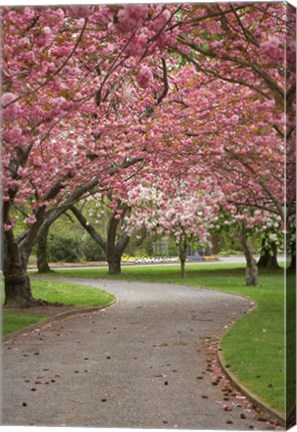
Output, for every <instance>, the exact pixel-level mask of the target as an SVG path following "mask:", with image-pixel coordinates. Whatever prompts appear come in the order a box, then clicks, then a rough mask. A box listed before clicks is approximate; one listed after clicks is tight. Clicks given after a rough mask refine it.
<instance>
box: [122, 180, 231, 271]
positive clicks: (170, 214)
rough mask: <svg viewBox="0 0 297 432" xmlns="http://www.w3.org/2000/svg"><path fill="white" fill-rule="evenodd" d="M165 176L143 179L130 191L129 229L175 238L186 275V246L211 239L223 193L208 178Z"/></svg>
mask: <svg viewBox="0 0 297 432" xmlns="http://www.w3.org/2000/svg"><path fill="white" fill-rule="evenodd" d="M164 180H166V179H164V177H162V176H160V177H159V178H155V179H154V183H149V182H143V183H142V184H139V185H138V186H136V187H135V188H133V189H131V190H130V191H129V193H128V202H129V205H130V206H131V208H132V209H133V210H132V212H131V214H130V215H129V216H127V217H126V218H125V222H126V230H127V232H128V233H129V234H130V235H131V234H132V233H135V232H136V233H137V232H138V233H139V232H141V230H142V228H143V226H145V228H146V230H147V231H148V232H151V233H153V232H156V233H157V234H159V235H161V234H164V235H166V236H171V237H173V238H174V240H175V243H176V245H177V247H178V251H179V259H180V263H181V276H182V277H185V262H186V258H187V250H188V247H189V245H190V244H191V242H193V241H195V243H198V244H200V245H201V246H203V245H207V244H208V243H209V236H208V231H209V225H210V224H211V221H212V219H213V217H214V215H215V214H216V212H217V211H218V210H219V205H218V203H219V202H220V200H221V199H223V193H222V192H221V191H220V189H219V188H218V187H217V185H216V184H215V183H214V182H213V181H211V179H209V180H201V179H198V178H196V179H195V182H194V179H193V178H192V179H191V178H188V179H187V180H186V179H184V180H181V181H176V176H174V177H172V178H171V181H170V183H168V184H167V183H166V181H164Z"/></svg>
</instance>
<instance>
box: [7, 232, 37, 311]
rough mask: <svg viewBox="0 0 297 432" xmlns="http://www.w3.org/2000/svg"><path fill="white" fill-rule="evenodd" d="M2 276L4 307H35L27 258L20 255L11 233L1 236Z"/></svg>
mask: <svg viewBox="0 0 297 432" xmlns="http://www.w3.org/2000/svg"><path fill="white" fill-rule="evenodd" d="M3 237H4V238H3V275H4V290H5V301H4V306H5V307H30V306H34V305H36V302H37V300H36V299H34V298H33V296H32V292H31V286H30V279H29V276H28V274H27V258H26V257H25V256H24V255H23V254H22V253H21V251H20V248H19V246H18V244H17V242H16V240H15V238H14V236H13V233H12V231H8V232H5V233H4V236H3Z"/></svg>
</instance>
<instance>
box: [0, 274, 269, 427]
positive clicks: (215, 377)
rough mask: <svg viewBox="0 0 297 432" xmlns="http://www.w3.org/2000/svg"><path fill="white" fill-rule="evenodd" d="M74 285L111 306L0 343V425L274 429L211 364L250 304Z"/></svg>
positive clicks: (158, 289) (138, 286)
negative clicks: (97, 292)
mask: <svg viewBox="0 0 297 432" xmlns="http://www.w3.org/2000/svg"><path fill="white" fill-rule="evenodd" d="M55 280H56V279H55ZM59 280H61V279H59ZM65 280H66V279H65ZM72 281H73V279H72ZM77 282H79V283H85V284H87V285H89V286H93V287H97V288H101V289H104V290H106V291H109V292H112V293H114V294H115V295H116V296H117V298H118V300H117V303H116V304H115V305H113V306H111V307H109V308H107V309H105V310H101V311H97V312H95V313H90V314H85V315H79V316H73V317H69V318H66V319H64V320H62V321H57V322H55V323H52V324H48V325H45V326H41V327H40V328H39V329H37V330H35V331H33V332H29V333H25V334H23V335H21V336H18V337H17V338H15V339H14V340H12V341H8V342H6V343H4V345H3V350H2V369H3V372H4V373H3V377H2V424H6V425H36V426H39V425H43V426H62V425H63V426H64V425H65V426H85V427H86V426H92V427H128V428H134V427H136V428H158V429H160V428H166V429H173V428H181V429H223V430H228V429H235V430H248V429H256V430H260V429H274V428H275V426H274V425H273V423H271V422H269V421H268V420H267V421H265V418H267V417H265V416H264V417H263V413H261V412H259V411H256V410H255V409H254V408H253V407H252V406H251V405H250V404H249V403H248V401H247V400H246V399H245V398H244V397H243V396H242V395H240V394H239V393H238V392H237V391H234V389H232V386H230V383H229V382H228V381H227V379H226V378H225V377H224V376H223V375H222V372H221V370H220V368H219V367H218V364H217V360H216V349H217V344H218V338H219V337H220V335H221V334H222V331H223V330H224V327H225V326H226V325H228V324H230V323H231V322H232V321H234V320H236V319H238V318H239V317H240V316H241V315H242V313H244V312H245V311H247V310H248V309H249V308H250V307H251V304H250V302H249V301H248V300H245V299H243V298H241V297H238V296H234V295H229V294H223V293H219V292H215V291H210V290H205V289H197V288H191V287H184V286H176V285H169V284H164V285H163V284H162V285H158V284H149V283H142V282H141V283H138V282H124V281H103V280H98V281H94V280H79V281H77ZM239 349H240V347H239ZM259 418H260V419H259Z"/></svg>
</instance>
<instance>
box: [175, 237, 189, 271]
mask: <svg viewBox="0 0 297 432" xmlns="http://www.w3.org/2000/svg"><path fill="white" fill-rule="evenodd" d="M177 246H178V249H179V260H180V275H181V277H182V278H185V277H186V259H187V247H188V242H187V239H186V238H184V239H182V240H181V241H180V243H179V244H178V245H177Z"/></svg>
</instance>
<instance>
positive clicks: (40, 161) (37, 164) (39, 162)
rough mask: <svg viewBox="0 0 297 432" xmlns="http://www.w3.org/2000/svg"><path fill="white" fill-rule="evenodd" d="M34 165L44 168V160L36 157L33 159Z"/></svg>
mask: <svg viewBox="0 0 297 432" xmlns="http://www.w3.org/2000/svg"><path fill="white" fill-rule="evenodd" d="M33 164H34V165H35V166H36V167H41V166H42V159H41V157H39V156H34V157H33Z"/></svg>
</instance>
